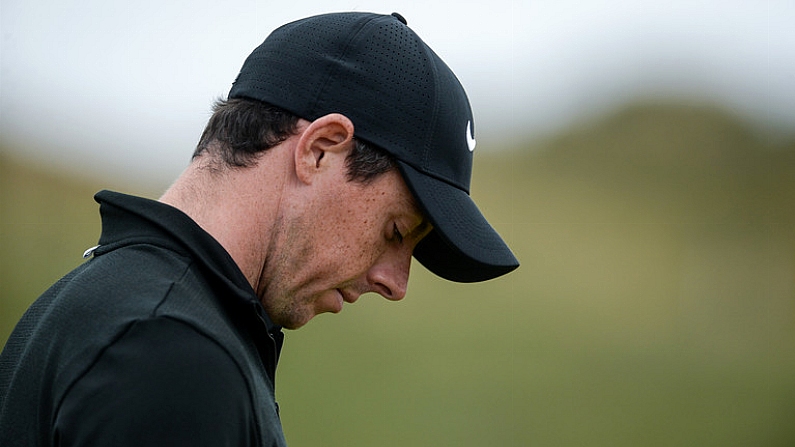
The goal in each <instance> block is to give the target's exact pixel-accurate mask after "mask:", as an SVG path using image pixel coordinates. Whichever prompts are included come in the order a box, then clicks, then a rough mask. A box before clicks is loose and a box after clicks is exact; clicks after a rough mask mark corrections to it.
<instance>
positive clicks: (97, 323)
mask: <svg viewBox="0 0 795 447" xmlns="http://www.w3.org/2000/svg"><path fill="white" fill-rule="evenodd" d="M95 199H96V200H97V202H99V203H100V213H101V215H102V236H101V238H100V241H99V243H100V245H99V247H98V248H96V250H94V252H93V258H92V259H90V260H88V261H87V262H85V263H84V264H83V265H81V266H80V267H78V268H77V269H75V270H74V271H72V272H71V273H69V274H68V275H67V276H65V277H64V278H63V279H61V280H60V281H59V282H57V283H56V284H55V285H53V286H52V287H51V288H50V289H49V290H48V291H47V292H45V293H44V294H43V295H42V296H41V297H40V298H39V299H38V300H36V302H35V303H34V304H33V305H32V306H31V307H30V309H29V310H28V311H27V312H26V313H25V315H24V316H23V317H22V319H21V320H20V322H19V323H18V325H17V327H16V328H15V330H14V332H13V333H12V335H11V337H10V338H9V340H8V342H7V343H6V346H5V348H4V349H3V352H2V354H0V445H1V446H4V447H12V446H56V445H57V446H73V445H81V446H84V445H85V446H89V445H97V446H100V445H101V446H110V445H113V446H126V445H131V446H133V445H134V446H143V445H146V446H160V445H162V446H166V445H168V446H180V445H190V446H201V445H207V446H249V445H252V446H281V445H285V441H284V436H283V434H282V429H281V423H280V421H279V416H278V407H277V405H276V402H275V398H274V378H275V371H276V363H277V361H278V356H279V351H280V349H281V344H282V340H283V336H282V333H281V331H280V330H279V328H278V327H276V326H274V325H273V323H271V322H270V320H269V319H268V317H267V315H266V314H265V311H264V309H263V308H262V306H261V304H260V302H259V300H258V299H257V297H256V295H255V293H254V291H253V289H252V288H251V286H250V285H249V283H248V281H247V280H246V278H245V277H244V276H243V273H242V272H241V271H240V269H239V268H238V267H237V265H236V264H235V263H234V261H233V260H232V258H231V257H230V256H229V254H228V253H227V252H226V251H225V250H224V249H223V248H222V247H221V245H220V244H218V242H217V241H215V239H213V238H212V237H211V236H210V235H209V234H207V233H206V232H205V231H203V230H202V229H201V228H200V227H199V226H198V225H197V224H196V223H195V222H193V221H192V220H191V219H190V218H189V217H188V216H186V215H185V214H183V213H182V212H180V211H178V210H176V209H175V208H172V207H170V206H168V205H165V204H162V203H158V202H155V201H151V200H147V199H142V198H137V197H131V196H126V195H122V194H118V193H112V192H108V191H102V192H100V193H98V194H97V195H96V197H95Z"/></svg>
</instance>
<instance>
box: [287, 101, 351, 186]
mask: <svg viewBox="0 0 795 447" xmlns="http://www.w3.org/2000/svg"><path fill="white" fill-rule="evenodd" d="M352 141H353V122H352V121H351V120H350V119H349V118H348V117H347V116H345V115H342V114H339V113H331V114H328V115H325V116H322V117H320V118H318V119H316V120H315V121H312V122H311V123H309V125H308V126H306V128H305V129H304V131H303V132H302V133H301V135H300V137H299V138H298V141H297V143H296V149H295V168H296V174H297V176H298V178H299V179H300V180H301V181H302V182H304V183H307V184H308V183H311V182H312V179H313V177H314V175H315V174H317V173H320V172H322V171H324V170H325V169H326V167H327V166H331V165H332V164H333V161H332V158H333V159H334V160H336V159H338V158H339V157H337V158H335V157H329V156H328V155H331V154H334V155H344V156H347V151H348V150H349V149H350V146H351V142H352ZM342 160H344V157H343V158H342Z"/></svg>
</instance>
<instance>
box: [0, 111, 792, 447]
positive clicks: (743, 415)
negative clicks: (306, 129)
mask: <svg viewBox="0 0 795 447" xmlns="http://www.w3.org/2000/svg"><path fill="white" fill-rule="evenodd" d="M0 186H2V188H0V216H1V218H0V246H2V251H0V290H2V292H0V293H2V296H1V297H0V340H5V337H7V335H8V333H10V330H11V327H12V325H13V322H14V321H16V319H18V318H19V316H20V315H21V312H23V310H24V308H25V307H26V306H27V305H28V303H29V302H30V301H31V300H33V299H34V298H35V297H36V296H37V295H38V294H39V293H41V291H43V290H44V289H45V288H46V287H47V286H49V284H50V283H51V282H53V281H54V280H56V279H57V278H58V277H60V276H61V275H62V274H64V273H66V271H68V270H69V269H70V268H72V267H74V266H75V265H77V264H78V263H80V262H81V254H82V252H83V250H85V249H86V248H88V247H90V246H92V245H94V244H95V241H96V240H97V238H98V236H99V222H98V216H97V206H96V204H95V203H94V202H93V200H92V199H91V196H92V195H93V193H95V192H96V191H97V190H98V189H100V187H101V186H102V185H96V184H93V183H92V182H91V181H77V180H75V179H71V178H67V177H62V176H59V175H58V174H54V173H50V172H44V171H40V170H38V169H36V168H34V167H30V166H26V165H24V164H23V163H20V162H19V161H17V160H16V159H14V158H12V157H10V156H8V155H3V153H2V152H0ZM473 191H474V193H473V195H474V197H475V200H476V201H477V202H478V204H479V206H480V207H481V209H482V210H483V212H484V214H486V215H487V216H488V217H489V219H490V221H491V222H492V223H493V225H494V226H495V228H497V230H498V231H499V232H500V233H501V234H502V235H503V236H504V237H505V238H506V240H507V241H508V242H509V245H510V246H511V247H512V248H513V249H514V251H515V252H516V254H517V257H518V258H519V259H520V261H521V262H522V266H521V267H520V269H519V270H517V271H516V272H514V273H512V274H510V275H508V276H507V277H505V278H502V279H499V280H495V281H490V282H486V283H481V284H474V285H460V284H453V283H448V282H444V281H440V280H438V279H437V278H434V277H432V276H431V275H430V274H429V273H427V272H426V271H425V270H423V269H422V268H421V267H420V266H419V265H415V266H414V267H413V272H412V275H413V277H412V281H411V284H410V289H409V295H408V297H407V299H406V300H405V301H403V302H401V303H399V304H396V303H391V304H390V303H387V302H385V301H384V300H376V299H363V300H361V301H359V302H358V303H357V304H356V305H355V306H351V307H346V309H345V311H344V312H342V313H341V314H340V315H335V316H322V317H319V318H318V319H317V320H316V321H314V322H313V323H312V324H310V325H308V326H307V327H306V328H304V329H302V330H300V331H295V332H290V333H289V334H288V337H287V349H285V351H284V353H283V357H282V361H281V365H280V371H279V375H280V379H279V380H280V384H279V397H280V403H281V405H282V406H281V408H282V419H283V421H284V425H285V431H286V434H287V438H288V440H289V441H290V442H291V443H293V444H295V445H327V446H330V445H331V446H333V445H340V446H341V445H381V446H391V445H395V446H397V445H406V444H411V445H428V446H436V445H462V446H463V445H472V446H475V445H510V446H523V445H543V446H570V445H589V446H622V445H626V446H636V445H643V446H669V445H699V446H721V447H725V446H745V445H764V446H785V445H793V444H795V429H793V428H792V427H791V421H792V420H795V404H793V402H795V379H793V377H795V225H794V224H795V143H793V142H787V143H785V144H782V143H780V142H778V141H777V140H774V139H773V138H771V137H770V136H768V135H766V134H765V133H764V132H761V131H758V130H756V129H754V128H752V127H750V126H748V125H747V124H745V123H744V122H743V121H742V120H740V119H738V118H737V117H734V116H732V115H731V114H730V113H727V112H726V111H724V110H720V109H716V108H713V107H709V106H696V105H677V104H650V103H642V104H635V105H630V106H628V107H626V108H624V109H622V110H620V111H618V112H617V113H615V114H611V115H609V116H605V117H603V118H602V119H600V120H596V121H593V122H589V123H584V124H582V125H580V126H578V127H576V128H572V129H570V130H569V131H568V132H566V133H564V134H561V135H558V136H556V137H554V138H551V139H548V140H544V141H535V142H527V143H523V144H520V145H516V146H515V147H512V148H506V150H503V151H498V152H492V153H486V152H476V165H475V172H474V178H473ZM133 192H135V191H133ZM139 193H141V194H143V195H146V192H140V191H139ZM398 334H399V337H398ZM318 379H320V381H321V382H322V383H326V384H331V385H329V386H318V385H317V381H318ZM341 401H342V402H345V403H344V407H345V408H344V410H343V411H340V404H339V402H341ZM352 419H353V420H356V421H357V423H356V424H355V425H351V424H350V421H351V420H352ZM308 427H311V429H309V428H308Z"/></svg>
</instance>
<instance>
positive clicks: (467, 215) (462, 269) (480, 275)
mask: <svg viewBox="0 0 795 447" xmlns="http://www.w3.org/2000/svg"><path fill="white" fill-rule="evenodd" d="M398 166H399V167H400V171H401V173H402V174H403V178H404V180H405V181H406V184H407V185H408V187H409V189H410V190H411V192H412V193H413V194H414V197H415V198H416V199H417V201H418V202H419V203H418V204H419V206H420V207H421V208H422V210H423V212H425V215H426V216H427V218H428V219H429V220H430V221H431V223H432V224H433V231H431V233H430V234H428V236H426V237H425V238H424V239H423V240H422V241H420V243H419V244H418V245H417V247H416V248H415V249H414V257H415V258H416V259H417V260H418V261H419V262H420V263H421V264H422V265H423V266H425V268H427V269H428V270H430V271H431V272H433V273H434V274H436V275H438V276H441V277H442V278H445V279H448V280H450V281H455V282H478V281H486V280H489V279H493V278H496V277H498V276H502V275H504V274H506V273H508V272H510V271H512V270H514V269H516V268H517V267H519V261H518V260H517V259H516V257H515V256H514V255H513V253H512V252H511V250H510V249H509V248H508V246H507V245H506V244H505V242H504V241H503V240H502V238H501V237H500V235H499V234H497V232H496V231H495V230H494V228H492V226H491V225H490V224H489V223H488V221H486V218H485V217H483V214H482V213H481V212H480V210H479V209H478V207H477V205H475V202H473V201H472V199H471V198H470V197H469V194H467V193H466V192H465V191H463V190H461V189H458V188H456V187H454V186H452V185H450V184H448V183H446V182H444V181H441V180H438V179H435V178H433V177H430V176H428V175H425V174H422V173H421V172H419V171H417V170H416V169H414V168H413V167H411V166H410V165H408V164H406V163H404V162H402V161H400V160H398Z"/></svg>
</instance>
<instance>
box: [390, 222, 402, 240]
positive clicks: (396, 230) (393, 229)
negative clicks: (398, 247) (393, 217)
mask: <svg viewBox="0 0 795 447" xmlns="http://www.w3.org/2000/svg"><path fill="white" fill-rule="evenodd" d="M393 225H394V226H393V228H392V232H393V234H394V237H395V239H397V241H398V243H402V242H403V235H402V234H400V230H398V227H397V224H393Z"/></svg>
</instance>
